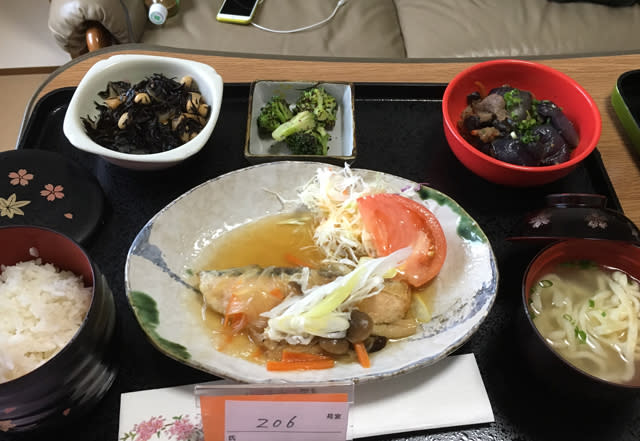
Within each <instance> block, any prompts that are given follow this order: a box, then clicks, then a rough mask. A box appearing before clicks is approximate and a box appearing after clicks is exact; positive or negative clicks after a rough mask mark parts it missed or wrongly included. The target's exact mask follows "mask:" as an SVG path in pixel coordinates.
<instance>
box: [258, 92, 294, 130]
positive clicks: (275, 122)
mask: <svg viewBox="0 0 640 441" xmlns="http://www.w3.org/2000/svg"><path fill="white" fill-rule="evenodd" d="M291 118H293V112H292V111H291V110H290V109H289V103H287V101H286V100H285V99H284V98H283V97H281V96H279V95H275V96H273V97H271V99H270V100H269V101H268V102H267V103H266V104H265V105H264V106H263V107H262V109H260V114H259V115H258V128H259V129H260V131H261V132H263V133H271V132H273V131H274V130H275V129H276V128H278V126H279V125H280V124H282V123H284V122H287V121H289V120H290V119H291Z"/></svg>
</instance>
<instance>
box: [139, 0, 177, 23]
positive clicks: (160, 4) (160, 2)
mask: <svg viewBox="0 0 640 441" xmlns="http://www.w3.org/2000/svg"><path fill="white" fill-rule="evenodd" d="M145 5H146V6H147V8H148V17H149V21H150V22H151V23H153V24H156V25H162V24H164V23H165V21H167V18H169V17H173V16H174V15H176V13H177V12H178V8H179V7H180V0H145Z"/></svg>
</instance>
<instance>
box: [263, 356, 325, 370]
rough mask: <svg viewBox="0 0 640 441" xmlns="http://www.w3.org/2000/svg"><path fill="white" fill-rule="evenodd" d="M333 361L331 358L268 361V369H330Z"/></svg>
mask: <svg viewBox="0 0 640 441" xmlns="http://www.w3.org/2000/svg"><path fill="white" fill-rule="evenodd" d="M334 364H335V361H334V360H333V359H331V358H327V359H324V360H300V361H268V362H267V370H268V371H300V370H311V369H331V368H332V367H333V366H334Z"/></svg>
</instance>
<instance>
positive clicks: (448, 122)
mask: <svg viewBox="0 0 640 441" xmlns="http://www.w3.org/2000/svg"><path fill="white" fill-rule="evenodd" d="M478 84H482V86H483V87H484V88H485V90H486V91H487V92H488V91H490V90H491V89H492V88H494V87H499V86H502V85H504V84H509V85H511V86H512V87H516V88H519V89H523V90H527V91H529V92H531V93H532V94H533V95H534V96H535V97H536V98H537V99H539V100H542V99H548V100H551V101H553V102H554V103H555V104H556V105H558V106H559V107H560V108H562V110H563V111H564V113H565V114H566V116H567V117H568V118H569V120H571V122H573V124H574V126H575V128H576V130H577V132H578V135H579V137H580V143H579V144H578V146H577V147H576V148H575V149H574V150H573V152H572V154H571V159H570V160H569V161H567V162H564V163H562V164H558V165H552V166H545V167H526V166H520V165H514V164H509V163H506V162H503V161H499V160H497V159H494V158H492V157H491V156H489V155H485V154H484V153H482V152H480V151H479V150H478V149H476V148H475V147H474V146H472V145H471V144H469V143H468V142H467V141H466V140H465V139H464V138H463V136H462V135H461V134H460V132H459V130H458V126H457V124H458V121H459V120H460V114H461V113H462V111H463V110H464V108H465V107H466V106H467V95H469V94H470V93H472V92H474V91H478V90H479V86H478ZM442 110H443V123H444V131H445V136H446V138H447V141H448V143H449V145H450V147H451V149H452V151H453V153H454V154H455V155H456V157H457V158H458V159H459V160H460V162H462V163H463V164H464V165H465V166H466V167H467V168H469V169H470V170H471V171H473V172H474V173H476V174H478V175H479V176H481V177H483V178H484V179H486V180H488V181H491V182H494V183H497V184H503V185H509V186H535V185H542V184H546V183H548V182H552V181H554V180H557V179H559V178H561V177H563V176H565V175H567V174H568V173H569V172H570V171H571V170H573V169H574V168H575V167H576V166H577V164H578V163H580V161H582V160H583V159H585V158H586V157H587V156H589V154H590V153H591V152H592V151H593V150H594V149H595V147H596V143H597V142H598V140H599V139H600V132H601V117H600V112H599V110H598V106H597V105H596V103H595V102H594V101H593V98H591V96H589V94H588V93H587V92H586V91H585V90H584V89H583V88H582V87H581V86H580V85H579V84H578V83H577V82H576V81H574V80H573V79H572V78H570V77H569V76H567V75H565V74H563V73H562V72H559V71H557V70H555V69H552V68H550V67H548V66H546V65H543V64H540V63H535V62H531V61H524V60H492V61H486V62H483V63H478V64H475V65H473V66H471V67H469V68H467V69H465V70H463V71H462V72H460V73H459V74H458V75H456V76H455V77H454V78H453V80H452V81H451V82H450V83H449V85H448V86H447V88H446V90H445V92H444V96H443V100H442Z"/></svg>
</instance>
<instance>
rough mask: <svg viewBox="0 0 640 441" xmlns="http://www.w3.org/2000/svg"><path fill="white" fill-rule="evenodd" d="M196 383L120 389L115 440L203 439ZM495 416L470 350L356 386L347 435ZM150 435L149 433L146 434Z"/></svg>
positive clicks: (455, 423) (487, 420)
mask: <svg viewBox="0 0 640 441" xmlns="http://www.w3.org/2000/svg"><path fill="white" fill-rule="evenodd" d="M193 386H194V385H185V386H178V387H169V388H163V389H151V390H146V391H139V392H129V393H124V394H122V396H121V402H120V430H119V434H118V439H120V440H122V439H125V440H134V439H135V438H136V436H138V435H142V436H141V438H142V439H151V438H150V436H153V438H152V439H154V440H157V441H170V440H172V441H173V440H176V439H180V440H185V441H186V440H189V441H196V440H202V439H203V437H202V423H201V421H200V412H199V409H198V408H197V406H196V399H195V397H194V394H193ZM493 421H494V416H493V411H492V409H491V403H490V402H489V398H488V396H487V392H486V390H485V387H484V384H483V382H482V377H481V376H480V371H479V370H478V365H477V363H476V360H475V357H474V355H473V354H463V355H457V356H450V357H447V358H446V359H444V360H441V361H439V362H438V363H436V364H434V365H431V366H427V367H424V368H421V369H418V370H416V371H414V372H411V373H408V374H405V375H400V376H397V377H393V378H390V379H388V380H384V381H380V382H370V383H364V384H358V385H356V386H355V402H354V404H353V405H352V406H351V408H350V411H349V429H348V432H347V433H348V436H349V439H351V438H362V437H368V436H374V435H383V434H391V433H399V432H410V431H416V430H426V429H435V428H443V427H455V426H464V425H469V424H481V423H490V422H493ZM147 436H149V438H147Z"/></svg>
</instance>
